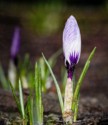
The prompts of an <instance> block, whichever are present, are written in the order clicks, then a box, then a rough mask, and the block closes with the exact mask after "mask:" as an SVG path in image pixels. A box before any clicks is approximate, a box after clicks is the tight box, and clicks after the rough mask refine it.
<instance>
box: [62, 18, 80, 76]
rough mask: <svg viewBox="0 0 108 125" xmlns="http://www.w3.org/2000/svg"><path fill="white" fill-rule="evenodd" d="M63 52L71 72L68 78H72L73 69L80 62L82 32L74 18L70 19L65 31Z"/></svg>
mask: <svg viewBox="0 0 108 125" xmlns="http://www.w3.org/2000/svg"><path fill="white" fill-rule="evenodd" d="M63 52H64V57H65V65H66V67H67V69H68V72H69V73H68V76H69V77H70V76H72V74H73V71H74V68H73V67H75V65H76V64H77V63H78V61H79V58H80V53H81V36H80V30H79V27H78V24H77V21H76V19H75V17H73V16H70V17H69V18H68V20H67V22H66V24H65V28H64V31H63ZM67 64H68V65H67ZM71 70H72V71H71ZM70 74H71V75H70Z"/></svg>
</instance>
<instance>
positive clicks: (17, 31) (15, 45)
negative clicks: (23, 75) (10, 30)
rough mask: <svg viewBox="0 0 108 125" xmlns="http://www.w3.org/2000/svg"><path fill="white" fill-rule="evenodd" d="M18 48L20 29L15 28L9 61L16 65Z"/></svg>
mask: <svg viewBox="0 0 108 125" xmlns="http://www.w3.org/2000/svg"><path fill="white" fill-rule="evenodd" d="M19 48H20V28H19V27H15V31H14V34H13V39H12V45H11V53H10V54H11V59H12V60H13V61H14V62H15V63H16V58H17V54H18V52H19Z"/></svg>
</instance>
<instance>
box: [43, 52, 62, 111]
mask: <svg viewBox="0 0 108 125" xmlns="http://www.w3.org/2000/svg"><path fill="white" fill-rule="evenodd" d="M42 56H43V58H44V60H45V63H46V64H47V66H48V68H49V71H50V73H51V75H52V78H53V80H54V83H55V86H56V89H57V94H58V98H59V102H60V107H61V111H62V113H63V99H62V95H61V91H60V87H59V85H58V82H57V80H56V78H55V76H54V73H53V71H52V69H51V67H50V65H49V63H48V61H47V60H46V58H45V56H44V55H43V54H42Z"/></svg>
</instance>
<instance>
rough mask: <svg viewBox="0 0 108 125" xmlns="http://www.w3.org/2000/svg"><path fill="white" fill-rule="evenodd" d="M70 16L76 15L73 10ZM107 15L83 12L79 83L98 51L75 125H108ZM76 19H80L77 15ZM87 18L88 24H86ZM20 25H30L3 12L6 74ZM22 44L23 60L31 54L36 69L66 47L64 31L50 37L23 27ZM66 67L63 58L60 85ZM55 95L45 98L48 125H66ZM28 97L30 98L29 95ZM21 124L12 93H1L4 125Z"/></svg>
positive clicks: (0, 46) (1, 55)
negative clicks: (40, 61)
mask: <svg viewBox="0 0 108 125" xmlns="http://www.w3.org/2000/svg"><path fill="white" fill-rule="evenodd" d="M78 13H79V12H78ZM66 14H67V12H65V13H64V15H63V17H67V16H66ZM69 14H72V12H71V11H70V10H69V12H68V15H69ZM105 14H106V15H107V12H105V13H104V14H103V12H100V10H98V8H97V9H94V10H92V9H88V11H87V10H86V12H85V11H84V12H82V18H81V19H79V26H80V27H81V34H82V54H81V59H80V62H79V64H78V66H77V67H76V79H78V77H79V75H80V73H81V70H82V68H83V66H84V63H85V61H86V59H87V57H88V55H89V53H90V51H91V50H92V49H93V47H94V46H96V47H97V50H96V54H95V56H94V59H93V60H92V62H91V66H90V69H89V71H88V73H87V75H86V78H85V79H84V84H83V86H82V88H81V97H80V102H79V114H78V120H77V123H75V125H108V59H107V55H108V44H107V42H108V36H107V35H108V17H107V16H105ZM74 15H75V16H77V17H78V16H79V15H78V14H77V13H75V14H74ZM88 15H89V17H88ZM98 15H99V16H98ZM87 17H88V18H89V19H88V22H85V20H87ZM17 21H18V22H20V23H21V21H25V22H26V21H27V20H26V19H24V18H22V17H17V16H15V15H14V16H13V15H11V16H9V15H8V16H7V15H6V14H3V13H2V11H1V12H0V61H1V63H2V65H3V68H4V70H5V71H7V69H8V63H7V62H9V58H10V55H9V53H10V46H11V39H12V34H13V31H14V26H15V24H16V23H18V22H17ZM84 22H85V23H84ZM86 23H87V24H86ZM1 41H2V42H1ZM21 41H22V42H21V50H20V53H19V55H20V58H21V59H23V58H24V55H25V53H29V54H30V60H31V63H32V64H33V65H34V63H35V61H36V60H37V59H38V58H39V57H40V56H41V52H43V53H44V55H45V56H46V57H50V56H51V55H52V54H53V53H55V51H57V50H58V49H60V48H61V47H62V42H61V41H62V31H58V32H56V33H55V34H52V35H50V36H39V35H37V34H35V33H34V32H33V31H30V30H29V28H27V27H24V26H22V28H21ZM63 65H64V63H63V54H61V55H60V56H59V57H58V61H57V64H56V66H55V68H54V73H55V74H56V77H57V79H58V81H59V82H60V83H61V77H60V76H59V74H60V70H59V69H60V68H61V67H62V66H63ZM6 73H7V72H6ZM61 84H62V83H61ZM53 91H54V92H52V91H50V92H49V93H48V94H45V95H43V105H44V124H47V125H48V124H49V125H63V120H62V117H61V111H60V107H59V103H58V98H57V96H56V94H55V88H53ZM24 95H25V98H26V97H27V94H24ZM48 122H49V123H48ZM20 123H21V118H20V115H19V113H18V109H17V107H16V104H15V101H14V99H13V96H12V94H11V92H9V91H4V90H3V89H0V125H19V124H20Z"/></svg>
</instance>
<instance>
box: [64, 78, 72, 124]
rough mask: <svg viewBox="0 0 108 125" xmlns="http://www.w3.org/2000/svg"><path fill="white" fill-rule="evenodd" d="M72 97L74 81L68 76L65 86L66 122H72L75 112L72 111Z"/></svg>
mask: <svg viewBox="0 0 108 125" xmlns="http://www.w3.org/2000/svg"><path fill="white" fill-rule="evenodd" d="M72 99H73V81H72V80H71V79H70V78H68V79H67V83H66V87H65V96H64V112H63V119H64V122H66V123H69V124H72V122H73V120H72V118H73V112H72V108H71V106H72Z"/></svg>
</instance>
